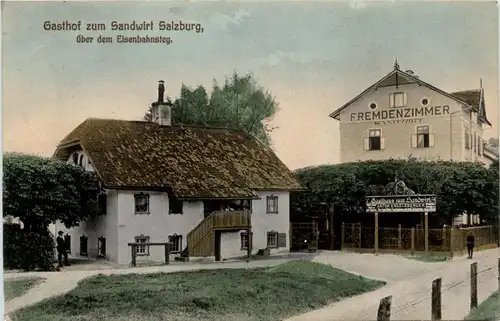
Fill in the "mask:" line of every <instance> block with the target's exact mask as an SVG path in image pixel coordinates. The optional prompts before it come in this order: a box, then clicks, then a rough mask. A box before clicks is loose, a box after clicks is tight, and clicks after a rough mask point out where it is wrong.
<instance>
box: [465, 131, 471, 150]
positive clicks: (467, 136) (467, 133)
mask: <svg viewBox="0 0 500 321" xmlns="http://www.w3.org/2000/svg"><path fill="white" fill-rule="evenodd" d="M464 140H465V148H466V149H470V134H469V131H468V130H466V131H465V134H464Z"/></svg>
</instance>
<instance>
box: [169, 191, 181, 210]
mask: <svg viewBox="0 0 500 321" xmlns="http://www.w3.org/2000/svg"><path fill="white" fill-rule="evenodd" d="M168 214H182V201H181V200H178V199H177V198H175V197H174V196H170V195H169V196H168Z"/></svg>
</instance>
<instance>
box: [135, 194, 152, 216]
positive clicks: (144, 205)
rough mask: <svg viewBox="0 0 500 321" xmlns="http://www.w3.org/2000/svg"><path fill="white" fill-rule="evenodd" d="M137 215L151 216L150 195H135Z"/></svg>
mask: <svg viewBox="0 0 500 321" xmlns="http://www.w3.org/2000/svg"><path fill="white" fill-rule="evenodd" d="M134 209H135V212H134V213H135V214H149V195H148V194H144V193H140V194H135V195H134Z"/></svg>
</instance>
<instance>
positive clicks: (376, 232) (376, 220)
mask: <svg viewBox="0 0 500 321" xmlns="http://www.w3.org/2000/svg"><path fill="white" fill-rule="evenodd" d="M374 234H375V249H374V250H375V253H377V252H378V212H375V233H374Z"/></svg>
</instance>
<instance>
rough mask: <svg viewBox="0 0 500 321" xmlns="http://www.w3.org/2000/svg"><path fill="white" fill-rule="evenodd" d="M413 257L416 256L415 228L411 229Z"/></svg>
mask: <svg viewBox="0 0 500 321" xmlns="http://www.w3.org/2000/svg"><path fill="white" fill-rule="evenodd" d="M411 255H415V228H414V227H412V228H411Z"/></svg>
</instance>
